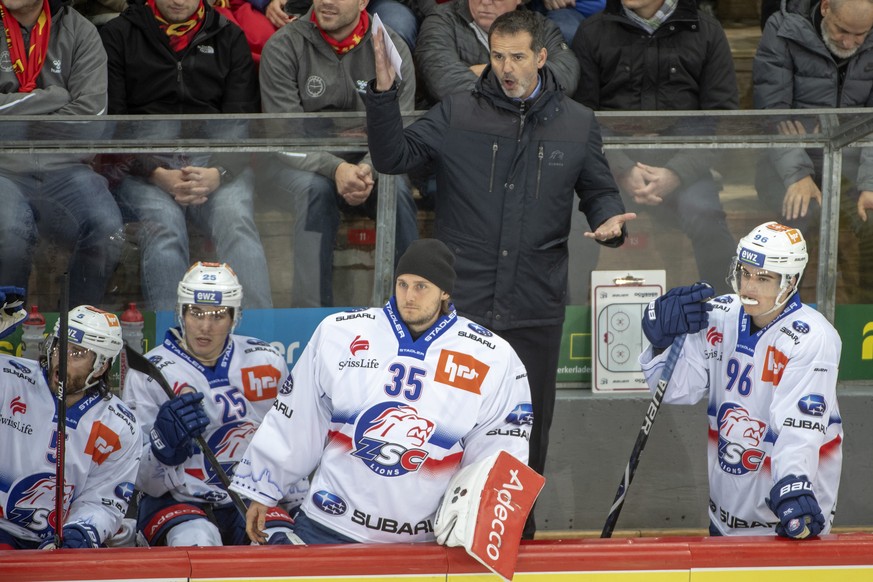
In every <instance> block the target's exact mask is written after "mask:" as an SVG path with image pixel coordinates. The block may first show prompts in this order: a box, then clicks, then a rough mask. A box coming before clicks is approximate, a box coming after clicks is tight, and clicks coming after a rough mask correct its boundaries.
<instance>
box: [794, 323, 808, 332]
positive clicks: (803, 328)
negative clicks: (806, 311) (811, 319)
mask: <svg viewBox="0 0 873 582" xmlns="http://www.w3.org/2000/svg"><path fill="white" fill-rule="evenodd" d="M791 327H793V328H794V331H796V332H797V333H809V324H808V323H806V322H805V321H795V322H794V323H792V324H791Z"/></svg>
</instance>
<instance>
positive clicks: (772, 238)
mask: <svg viewBox="0 0 873 582" xmlns="http://www.w3.org/2000/svg"><path fill="white" fill-rule="evenodd" d="M808 261H809V255H808V254H807V252H806V241H805V240H803V235H802V234H801V233H800V231H799V230H798V229H796V228H791V227H790V226H785V225H783V224H779V223H778V222H774V221H771V222H765V223H764V224H761V225H759V226H757V227H755V228H754V229H753V230H752V232H750V233H749V234H747V235H746V236H744V237H743V238H741V239H740V243H739V244H738V245H737V256H736V257H735V258H734V262H733V265H731V271H730V275H729V277H728V283H730V285H731V287H733V290H734V292H735V293H739V283H738V281H737V274H738V271H739V268H740V267H741V266H751V267H755V268H756V269H759V270H766V271H769V272H771V273H777V274H779V275H781V276H782V280H781V281H780V284H779V289H780V292H779V295H778V296H777V297H776V304H775V306H774V307H780V306H781V305H782V304H784V303H785V301H787V300H788V296H789V295H790V292H792V291H793V290H794V289H797V287H798V285H799V284H800V278H801V277H802V276H803V271H804V269H806V263H807V262H808ZM793 277H797V278H796V279H795V280H794V281H793V282H792V278H793ZM792 283H793V284H792Z"/></svg>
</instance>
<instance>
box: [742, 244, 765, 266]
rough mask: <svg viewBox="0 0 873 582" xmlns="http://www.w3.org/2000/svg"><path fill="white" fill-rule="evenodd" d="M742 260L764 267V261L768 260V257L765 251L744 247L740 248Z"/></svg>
mask: <svg viewBox="0 0 873 582" xmlns="http://www.w3.org/2000/svg"><path fill="white" fill-rule="evenodd" d="M740 260H741V261H742V262H744V263H747V264H749V265H754V266H756V267H763V266H764V261H766V260H767V257H766V256H765V255H764V254H763V253H759V252H758V251H753V250H752V249H747V248H742V249H740Z"/></svg>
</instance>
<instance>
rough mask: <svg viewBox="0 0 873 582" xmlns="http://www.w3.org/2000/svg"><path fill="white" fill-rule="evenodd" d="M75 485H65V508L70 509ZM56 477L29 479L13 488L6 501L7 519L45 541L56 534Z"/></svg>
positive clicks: (15, 484)
mask: <svg viewBox="0 0 873 582" xmlns="http://www.w3.org/2000/svg"><path fill="white" fill-rule="evenodd" d="M72 497H73V485H72V484H71V483H68V482H66V483H64V506H65V507H69V503H70V500H71V499H72ZM54 507H55V476H54V473H35V474H33V475H27V476H26V477H23V478H22V479H21V480H20V481H18V482H15V483H13V484H12V486H11V487H10V488H9V494H8V495H7V497H6V508H5V509H6V512H5V513H6V519H7V520H9V521H10V522H12V523H14V524H15V525H18V526H20V527H23V528H25V529H28V530H30V531H31V532H33V533H35V534H36V535H38V536H39V537H40V538H44V537H46V536H48V535H51V534H52V533H53V531H54V527H55V524H56V523H57V520H56V519H55V511H54Z"/></svg>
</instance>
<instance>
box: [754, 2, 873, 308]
mask: <svg viewBox="0 0 873 582" xmlns="http://www.w3.org/2000/svg"><path fill="white" fill-rule="evenodd" d="M871 28H873V1H871V0H836V1H835V0H830V1H829V0H822V2H820V3H816V2H810V1H809V0H792V1H790V2H788V3H787V4H785V7H784V10H781V11H779V12H777V13H775V14H774V15H773V16H771V17H770V19H769V20H768V21H767V25H766V26H765V28H764V34H763V36H762V37H761V42H760V43H759V45H758V51H757V53H755V58H754V60H753V61H752V82H753V88H754V89H753V91H754V93H753V96H754V102H755V108H757V109H809V108H832V107H871V106H873V84H871V83H870V70H871V69H873V37H871V35H870V30H871ZM775 129H776V131H778V132H780V133H784V134H793V135H802V134H804V133H807V132H818V131H819V128H818V126H817V125H816V124H815V123H813V122H810V121H809V120H805V121H804V122H801V121H798V120H792V119H782V120H781V121H780V122H779V123H778V125H777V126H776V128H775ZM767 151H768V155H766V156H762V158H761V159H760V160H759V161H758V168H757V170H758V171H757V175H756V177H755V187H756V189H757V190H758V196H759V197H760V198H761V199H762V200H763V201H764V202H765V203H766V204H767V205H768V206H769V207H770V208H771V209H772V211H773V212H774V213H777V214H778V215H779V216H782V217H783V222H784V223H785V224H787V225H789V226H794V227H797V228H799V229H800V230H801V231H802V232H803V233H804V235H805V236H806V237H807V238H808V239H810V238H813V237H814V236H815V233H817V232H818V224H819V217H820V208H821V206H820V205H821V199H822V191H821V175H822V150H821V149H818V148H817V149H810V150H803V149H782V148H780V149H773V150H767ZM842 169H843V183H842V186H841V192H840V224H841V225H843V226H846V227H848V229H849V230H850V231H851V233H852V234H853V235H854V237H855V238H854V240H852V241H851V242H849V241H845V245H844V244H841V251H843V250H847V248H848V245H849V244H851V245H857V249H858V254H859V255H860V266H853V267H848V266H845V268H843V269H842V272H843V273H844V275H849V276H856V277H857V279H856V280H853V279H849V280H848V281H849V284H847V285H845V286H844V287H845V289H846V291H847V292H848V297H849V300H850V302H852V303H873V271H871V269H870V268H869V267H868V265H870V264H871V261H873V221H871V220H868V211H870V210H873V149H870V148H851V149H847V150H845V151H844V153H843V168H842ZM834 195H836V194H834ZM846 254H847V253H845V252H841V253H840V254H839V257H840V258H841V259H842V258H844V257H845V256H846ZM856 274H857V275H856Z"/></svg>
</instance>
